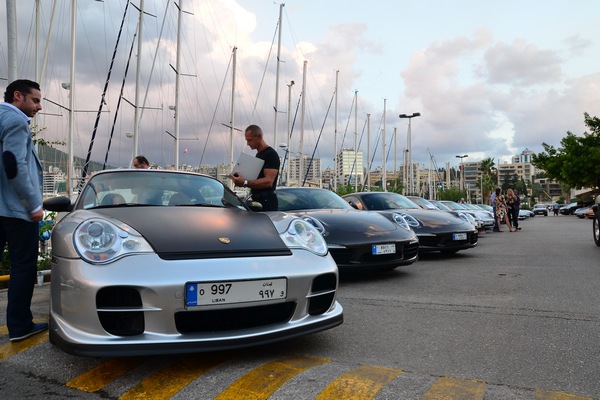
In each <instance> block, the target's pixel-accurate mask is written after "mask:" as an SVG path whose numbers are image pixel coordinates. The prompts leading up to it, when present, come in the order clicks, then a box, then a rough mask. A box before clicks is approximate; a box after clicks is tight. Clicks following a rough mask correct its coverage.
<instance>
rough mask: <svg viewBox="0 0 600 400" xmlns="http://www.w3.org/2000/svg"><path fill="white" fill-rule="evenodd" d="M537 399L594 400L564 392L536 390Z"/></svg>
mask: <svg viewBox="0 0 600 400" xmlns="http://www.w3.org/2000/svg"><path fill="white" fill-rule="evenodd" d="M535 398H536V399H538V400H592V397H584V396H577V395H575V394H568V393H562V392H551V391H549V390H542V389H536V390H535Z"/></svg>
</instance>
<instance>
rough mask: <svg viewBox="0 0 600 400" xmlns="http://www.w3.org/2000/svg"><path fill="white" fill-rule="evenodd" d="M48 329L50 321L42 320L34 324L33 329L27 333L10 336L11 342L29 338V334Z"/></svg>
mask: <svg viewBox="0 0 600 400" xmlns="http://www.w3.org/2000/svg"><path fill="white" fill-rule="evenodd" d="M46 329H48V323H46V322H40V323H38V324H35V323H34V324H33V328H31V331H29V333H26V334H24V335H21V336H15V337H13V336H11V337H10V341H11V342H18V341H21V340H23V339H27V338H28V337H29V336H33V335H35V334H36V333H40V332H44V331H45V330H46Z"/></svg>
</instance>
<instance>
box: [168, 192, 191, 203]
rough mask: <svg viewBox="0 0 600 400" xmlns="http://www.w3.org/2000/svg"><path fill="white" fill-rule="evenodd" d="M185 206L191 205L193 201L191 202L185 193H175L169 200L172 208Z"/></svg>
mask: <svg viewBox="0 0 600 400" xmlns="http://www.w3.org/2000/svg"><path fill="white" fill-rule="evenodd" d="M183 204H191V200H190V198H189V196H187V195H186V194H184V193H181V192H178V193H175V194H174V195H173V196H171V198H170V199H169V205H170V206H180V205H183Z"/></svg>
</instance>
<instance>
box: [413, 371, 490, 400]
mask: <svg viewBox="0 0 600 400" xmlns="http://www.w3.org/2000/svg"><path fill="white" fill-rule="evenodd" d="M484 394H485V383H483V382H479V381H473V380H468V379H457V378H448V377H444V378H439V379H438V380H436V381H435V383H434V384H433V385H431V388H429V390H428V391H427V392H426V393H425V395H424V396H423V397H422V398H421V400H454V399H456V400H472V399H483V395H484Z"/></svg>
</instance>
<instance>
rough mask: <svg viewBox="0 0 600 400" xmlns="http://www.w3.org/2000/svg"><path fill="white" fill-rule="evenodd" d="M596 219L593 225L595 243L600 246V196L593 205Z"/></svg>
mask: <svg viewBox="0 0 600 400" xmlns="http://www.w3.org/2000/svg"><path fill="white" fill-rule="evenodd" d="M592 210H593V211H594V214H595V218H594V222H593V223H592V234H593V235H594V243H596V246H600V195H598V196H596V202H595V203H594V204H593V205H592Z"/></svg>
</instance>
